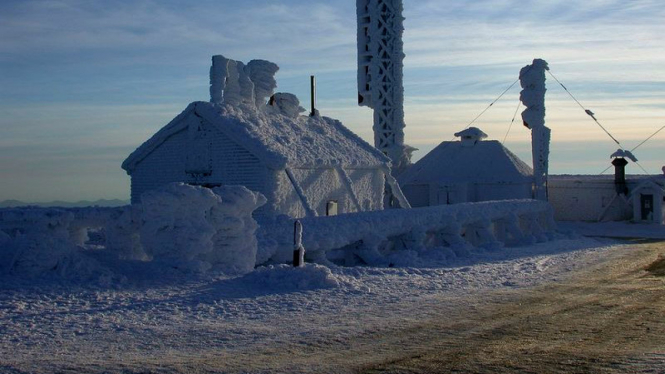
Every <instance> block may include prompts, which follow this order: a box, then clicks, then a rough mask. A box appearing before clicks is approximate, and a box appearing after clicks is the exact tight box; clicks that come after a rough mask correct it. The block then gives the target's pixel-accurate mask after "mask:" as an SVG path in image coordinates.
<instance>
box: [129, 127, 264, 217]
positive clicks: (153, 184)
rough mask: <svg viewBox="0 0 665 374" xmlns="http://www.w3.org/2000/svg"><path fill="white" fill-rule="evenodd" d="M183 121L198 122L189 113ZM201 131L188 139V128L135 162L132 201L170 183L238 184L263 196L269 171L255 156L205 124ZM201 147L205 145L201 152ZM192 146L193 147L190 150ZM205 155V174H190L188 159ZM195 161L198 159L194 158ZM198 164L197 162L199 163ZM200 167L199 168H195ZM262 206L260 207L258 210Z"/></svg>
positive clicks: (189, 134) (136, 200)
mask: <svg viewBox="0 0 665 374" xmlns="http://www.w3.org/2000/svg"><path fill="white" fill-rule="evenodd" d="M184 121H188V122H191V123H192V124H195V125H196V124H200V122H199V120H198V119H197V118H196V117H194V116H190V117H188V118H186V119H184ZM202 131H204V134H203V135H201V136H198V137H197V139H196V140H194V141H193V140H192V134H191V133H190V130H189V128H187V127H186V128H185V129H183V130H182V131H180V132H178V133H176V134H174V135H171V136H170V137H169V138H167V139H166V140H164V141H163V142H162V143H161V144H160V145H159V146H158V147H157V148H155V149H154V150H153V151H152V152H151V153H150V154H149V155H148V156H146V157H145V158H144V159H143V160H142V161H141V162H139V163H138V164H137V165H136V168H135V169H134V171H133V172H132V175H131V180H132V187H131V190H132V191H131V198H132V203H133V204H134V203H138V202H140V200H141V194H142V193H143V192H145V191H148V190H151V189H155V188H158V187H160V186H163V185H165V184H167V183H170V182H185V183H194V184H200V185H206V186H216V185H242V186H245V187H247V188H248V189H250V190H252V191H257V192H261V193H263V194H264V195H265V194H266V193H267V192H268V191H266V186H267V185H268V184H269V183H268V179H269V178H271V177H272V174H271V173H270V172H269V171H268V169H267V168H266V167H265V166H263V164H262V163H261V162H260V160H259V159H258V158H256V157H255V156H254V155H252V154H251V153H249V152H248V151H247V150H246V149H244V148H242V147H241V146H239V145H238V144H237V143H235V142H234V141H232V140H231V139H229V138H228V137H227V136H226V135H224V134H223V133H221V132H220V131H218V130H216V129H212V128H210V126H209V125H207V124H205V123H204V124H203V126H202ZM201 147H208V149H207V150H206V151H205V152H202V150H201V149H200V148H201ZM192 148H195V150H194V151H193V152H192V151H190V150H191V149H192ZM201 154H205V155H209V156H206V157H209V160H208V162H209V167H208V169H209V175H202V174H192V173H188V172H187V171H191V169H192V158H194V157H196V158H200V155H201ZM197 163H198V164H202V163H205V162H201V161H200V160H197ZM199 166H200V165H199ZM199 168H200V167H199ZM263 209H264V208H260V209H259V210H258V211H257V212H259V213H260V211H262V210H263Z"/></svg>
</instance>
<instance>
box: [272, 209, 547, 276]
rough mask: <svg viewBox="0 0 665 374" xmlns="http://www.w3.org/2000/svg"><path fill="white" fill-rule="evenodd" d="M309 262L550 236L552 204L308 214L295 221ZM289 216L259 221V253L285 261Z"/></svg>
mask: <svg viewBox="0 0 665 374" xmlns="http://www.w3.org/2000/svg"><path fill="white" fill-rule="evenodd" d="M300 221H301V223H302V225H303V227H304V233H303V245H304V246H305V249H306V251H307V258H308V259H309V260H310V261H317V262H326V261H327V260H328V257H327V255H328V254H329V252H331V251H338V250H343V251H348V252H351V253H353V254H356V255H357V256H358V257H360V258H361V259H363V260H364V261H365V262H366V263H370V264H380V263H381V258H382V257H383V255H384V254H385V253H386V252H390V251H396V250H400V249H406V248H408V249H420V248H432V247H457V248H461V247H502V246H518V245H523V244H532V243H535V242H544V241H548V240H551V239H553V238H554V234H555V230H556V223H555V222H554V216H553V211H552V208H551V206H550V205H549V204H548V203H546V202H543V201H536V200H507V201H489V202H479V203H466V204H454V205H442V206H435V207H426V208H415V209H398V210H384V211H373V212H362V213H354V214H345V215H339V216H333V217H311V218H303V219H301V220H300ZM293 222H294V221H293V220H282V221H277V222H273V223H271V224H266V223H264V224H262V229H261V230H262V232H261V235H262V236H263V237H264V238H270V239H271V240H268V241H266V240H263V241H262V244H263V246H262V248H261V249H260V254H259V258H262V259H264V260H265V259H268V258H272V259H273V260H275V261H286V260H288V258H289V256H291V250H292V246H293V243H292V231H293V230H292V225H293Z"/></svg>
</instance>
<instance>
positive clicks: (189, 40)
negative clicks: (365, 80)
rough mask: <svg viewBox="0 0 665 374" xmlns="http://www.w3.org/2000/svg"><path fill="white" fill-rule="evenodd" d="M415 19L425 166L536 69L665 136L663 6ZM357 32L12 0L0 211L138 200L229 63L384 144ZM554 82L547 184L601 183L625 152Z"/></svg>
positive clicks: (199, 7) (152, 9) (333, 10)
mask: <svg viewBox="0 0 665 374" xmlns="http://www.w3.org/2000/svg"><path fill="white" fill-rule="evenodd" d="M404 16H405V17H406V20H405V22H404V24H405V28H406V31H405V34H404V43H405V47H404V49H405V53H406V55H407V57H406V59H405V61H404V64H405V70H404V85H405V113H406V124H407V128H406V141H407V143H408V144H410V145H413V146H416V147H418V148H420V149H421V151H419V152H418V153H416V157H422V155H424V154H425V153H426V152H427V151H428V150H430V149H431V148H433V147H434V146H435V145H436V144H438V143H439V142H441V141H444V140H451V139H452V134H453V133H454V132H456V131H459V130H461V129H463V128H464V127H465V126H466V125H467V124H468V123H469V122H470V121H471V120H472V119H473V118H474V117H476V115H478V114H479V113H480V112H481V111H482V110H483V109H485V108H486V107H487V105H489V103H490V102H492V101H493V100H494V99H495V98H496V97H497V96H498V95H499V94H500V93H501V92H502V91H503V90H505V89H506V88H507V87H508V86H509V85H510V84H511V83H512V82H514V81H515V79H517V75H518V73H519V69H520V68H521V67H523V66H524V65H527V64H529V63H530V62H531V60H533V58H543V59H545V60H547V61H548V62H549V64H550V67H551V71H552V73H554V75H556V76H557V78H559V79H560V80H561V81H562V82H563V83H564V84H565V85H566V86H567V87H568V89H569V90H570V91H571V92H572V93H573V94H574V95H575V96H576V97H577V98H578V99H579V100H580V101H581V102H582V103H583V104H584V106H585V107H587V108H589V109H591V110H593V111H594V112H595V113H596V115H597V117H598V119H599V120H600V121H601V123H602V124H603V125H604V126H605V127H606V128H608V130H609V131H610V132H612V134H614V135H615V136H616V137H617V138H618V139H619V140H620V141H621V143H622V144H623V145H624V147H625V148H627V149H631V148H633V147H634V146H636V145H637V144H639V143H640V142H641V141H642V140H643V139H645V138H646V137H648V136H649V135H650V134H652V133H653V132H654V131H656V130H658V129H659V128H660V127H661V126H663V125H665V38H663V35H665V23H663V21H662V20H663V19H665V10H664V8H663V7H662V4H661V3H660V2H658V1H639V0H638V1H609V0H608V1H603V0H586V1H556V0H554V1H549V2H542V1H524V0H522V1H513V0H496V1H473V2H466V1H465V2H461V1H455V2H453V1H442V0H437V1H434V0H418V1H412V0H405V5H404ZM355 28H356V24H355V1H353V0H348V1H335V2H331V1H319V0H308V1H304V0H281V1H226V0H216V1H197V2H189V1H156V0H154V1H146V0H135V1H76V0H50V1H11V0H5V1H2V2H0V178H1V180H2V183H0V200H4V199H20V200H25V201H48V200H54V199H63V200H80V199H97V198H122V199H126V198H128V196H129V177H128V176H127V175H126V174H125V173H124V171H123V170H121V169H120V164H121V163H122V161H123V160H124V158H125V157H126V156H127V155H128V154H129V153H130V152H131V151H132V150H134V149H135V148H136V147H137V146H138V145H140V144H141V143H142V142H143V141H144V140H146V139H147V138H148V137H149V136H150V135H152V134H153V133H154V132H156V131H157V130H158V129H159V128H161V127H162V126H163V125H165V124H166V123H167V122H168V121H169V120H171V119H172V118H173V117H174V116H175V115H177V114H178V113H180V112H181V111H182V110H183V109H184V108H185V107H186V106H187V104H188V103H189V102H192V101H196V100H208V99H209V98H208V69H209V64H210V57H211V56H212V55H214V54H223V55H225V56H227V57H229V58H233V59H236V60H241V61H245V62H246V61H249V60H251V59H254V58H261V59H266V60H270V61H273V62H275V63H277V64H278V65H279V66H280V68H281V69H280V71H279V73H278V75H277V82H278V85H279V87H278V90H279V91H283V92H292V93H295V94H296V95H298V97H299V98H300V99H301V101H303V102H305V101H307V98H308V89H309V75H310V74H315V75H317V77H318V78H317V79H318V90H319V91H318V99H319V109H320V110H321V112H322V114H324V115H327V116H330V117H334V118H338V119H341V120H342V121H343V122H344V123H345V124H346V125H347V126H348V127H349V128H351V129H352V130H353V131H355V132H356V133H358V134H359V135H361V136H362V137H363V138H365V139H366V140H368V141H370V142H371V141H372V133H371V127H372V123H371V118H372V114H371V111H370V110H369V109H368V108H361V107H358V106H357V105H356V81H355V80H356V72H355V68H356V45H355V43H356V34H355V33H356V31H355ZM549 78H550V77H549V76H548V79H549ZM547 83H548V93H547V97H546V106H547V118H546V121H547V125H548V126H549V127H550V128H551V129H552V137H553V139H552V145H551V148H552V152H551V156H550V172H551V173H590V174H597V173H600V172H601V171H602V170H603V169H605V167H606V166H607V165H608V162H609V155H610V154H611V153H612V152H614V151H615V150H616V148H617V146H616V144H614V143H613V142H612V141H611V139H609V137H607V135H605V134H604V133H603V132H602V130H600V129H599V128H598V127H597V126H596V125H595V124H594V123H593V122H592V121H591V120H590V119H589V117H587V116H586V115H585V114H584V113H583V111H582V110H581V109H580V108H579V107H578V106H577V104H575V102H574V101H572V99H570V97H568V96H567V94H566V93H565V91H564V90H563V89H562V88H561V87H560V86H558V85H557V84H555V82H554V81H553V80H552V79H549V80H548V82H547ZM518 96H519V87H518V85H516V86H515V87H514V88H513V89H512V90H511V91H509V92H508V93H507V94H506V95H505V96H504V98H503V99H502V100H501V101H499V102H498V103H497V104H495V105H494V106H493V107H492V109H490V110H489V111H488V112H487V113H486V114H485V115H483V116H482V117H481V118H480V119H479V120H478V121H477V122H476V123H475V124H474V125H476V126H478V127H480V128H481V129H483V130H484V131H485V132H486V133H488V134H489V135H490V138H492V139H498V140H503V139H504V137H505V136H506V132H507V130H508V127H509V125H510V122H511V119H512V117H513V113H514V111H515V108H516V107H517V105H518ZM520 110H521V109H520ZM518 118H519V117H518ZM529 139H530V135H529V132H528V131H526V130H525V129H524V128H523V127H522V126H521V125H520V124H519V120H516V123H515V125H514V126H513V128H512V130H511V132H510V134H509V135H508V136H507V138H506V142H505V145H506V146H507V147H509V148H510V149H511V150H513V151H514V152H516V153H517V154H518V155H519V156H520V157H521V158H522V159H523V160H524V161H526V162H527V163H530V162H531V157H530V144H529ZM664 146H665V131H663V132H661V133H660V134H659V135H658V136H656V137H654V138H653V139H652V140H651V141H650V142H649V143H647V144H646V145H644V146H642V147H641V148H640V149H639V150H638V151H636V152H635V153H636V155H637V157H638V158H639V159H640V165H642V166H643V167H644V168H645V169H646V170H647V171H649V172H650V173H654V174H655V173H660V169H661V167H662V166H663V165H665V157H663V151H662V150H663V147H664ZM629 172H634V173H640V172H641V170H640V169H639V168H637V167H636V166H635V165H631V166H629Z"/></svg>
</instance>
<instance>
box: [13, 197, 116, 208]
mask: <svg viewBox="0 0 665 374" xmlns="http://www.w3.org/2000/svg"><path fill="white" fill-rule="evenodd" d="M123 205H129V200H120V199H111V200H107V199H100V200H95V201H87V200H81V201H77V202H71V201H59V200H56V201H49V202H45V203H26V202H23V201H19V200H3V201H0V208H15V207H24V206H38V207H60V208H83V207H87V206H103V207H117V206H123Z"/></svg>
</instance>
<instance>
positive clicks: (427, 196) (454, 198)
mask: <svg viewBox="0 0 665 374" xmlns="http://www.w3.org/2000/svg"><path fill="white" fill-rule="evenodd" d="M402 191H403V192H404V195H405V196H406V198H407V200H408V201H409V203H410V204H411V206H412V207H424V206H430V205H446V204H458V203H466V202H479V201H491V200H514V199H530V198H531V197H532V192H531V183H491V184H490V183H448V184H424V183H423V184H407V185H404V186H402Z"/></svg>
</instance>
